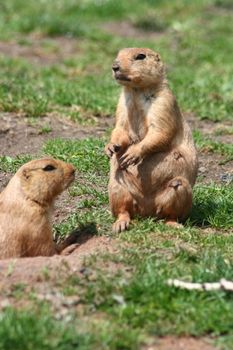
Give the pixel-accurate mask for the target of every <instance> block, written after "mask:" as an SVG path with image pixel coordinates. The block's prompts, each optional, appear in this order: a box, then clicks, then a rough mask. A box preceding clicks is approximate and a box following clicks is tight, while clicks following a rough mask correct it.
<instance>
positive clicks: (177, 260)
mask: <svg viewBox="0 0 233 350" xmlns="http://www.w3.org/2000/svg"><path fill="white" fill-rule="evenodd" d="M231 8H232V5H231V2H230V1H228V0H197V1H187V0H177V1H173V2H171V1H168V0H163V1H162V0H159V1H153V0H146V1H143V2H142V1H139V0H132V1H130V2H126V1H123V0H120V1H117V2H116V1H114V0H106V1H102V2H99V1H93V0H81V1H78V2H77V1H75V0H69V1H65V0H57V1H56V2H54V1H52V0H48V1H46V2H45V1H43V0H38V1H37V2H35V1H33V0H29V1H27V2H25V1H22V0H8V1H7V2H1V3H0V39H1V40H5V41H6V42H8V41H14V42H16V43H17V45H20V46H22V47H24V48H27V49H29V50H30V48H32V47H33V44H36V45H37V49H38V50H39V52H40V53H42V54H43V57H45V58H46V55H47V56H49V55H50V54H55V56H56V57H57V58H58V59H57V60H56V61H55V62H54V63H49V64H45V63H46V62H44V61H41V62H40V60H39V62H38V63H35V62H34V61H32V60H31V58H30V55H29V56H27V55H25V57H12V56H11V55H10V54H7V55H6V54H4V52H3V50H2V52H1V54H0V64H1V70H0V111H1V112H14V113H17V114H18V115H19V116H26V117H27V118H29V119H28V120H30V118H33V120H35V119H36V118H43V116H45V115H47V114H49V113H50V112H52V113H55V114H57V115H59V116H63V117H65V118H71V119H73V120H74V121H77V122H78V123H80V124H82V125H83V126H85V125H90V124H94V123H96V124H98V123H99V121H101V118H102V117H103V116H113V114H114V111H115V108H116V103H117V99H118V95H119V93H120V88H119V86H118V85H117V84H116V83H115V82H114V81H113V79H112V77H111V64H112V61H113V59H114V58H115V55H116V53H117V51H118V50H119V49H120V48H122V47H131V46H138V47H141V46H143V47H150V48H152V49H154V50H156V51H159V52H160V53H161V56H162V58H163V59H164V61H165V63H166V65H167V71H168V78H169V82H170V85H171V88H172V89H173V91H174V93H175V95H176V97H177V99H178V102H179V105H180V107H181V109H182V110H183V111H185V112H192V113H195V115H196V116H197V118H199V119H205V118H206V119H210V120H212V121H216V122H218V121H221V123H223V124H224V121H228V125H230V124H229V121H231V120H232V115H233V113H232V112H233V100H232V75H233V65H232V58H231V57H232V44H231V41H232V34H233V33H232V25H231V24H232V16H233V14H232V11H231ZM111 21H128V22H130V23H131V25H132V26H134V27H135V28H136V30H141V31H142V32H141V33H142V35H143V32H145V36H144V37H141V36H139V35H138V34H137V32H136V36H135V37H134V38H128V37H126V36H125V37H121V36H120V35H118V34H117V33H116V35H113V34H110V33H108V32H106V31H105V29H104V27H103V25H104V24H105V23H107V22H108V23H109V22H111ZM153 31H154V32H156V35H155V36H154V37H150V36H149V35H148V33H150V32H153ZM60 36H63V40H67V41H69V39H71V40H72V41H71V42H70V43H69V44H71V45H73V51H72V50H71V53H67V55H65V57H64V59H59V53H61V52H63V49H64V48H63V47H62V42H60V41H59V40H60V39H58V37H60ZM33 55H35V53H33V51H32V56H33ZM16 56H17V55H16ZM108 131H109V130H107V127H106V135H105V136H104V137H103V138H98V137H97V136H96V137H91V138H88V139H85V140H77V141H71V140H62V139H53V140H52V139H51V140H49V141H48V142H46V143H45V144H44V146H43V149H42V150H38V157H40V156H42V155H44V154H48V155H51V156H53V157H56V158H59V159H62V160H65V161H68V162H71V163H73V164H74V166H75V167H76V168H77V176H76V181H75V183H74V184H73V185H72V187H71V188H70V189H69V196H70V199H71V200H75V201H76V208H75V209H74V211H73V212H72V213H71V214H70V216H69V217H68V218H67V219H66V220H64V221H63V222H61V223H59V224H56V225H55V226H54V234H55V236H56V238H59V237H65V236H66V235H67V234H68V233H69V232H70V231H72V230H74V229H79V230H80V231H82V230H86V231H88V230H89V231H88V232H90V233H91V234H94V235H104V236H107V237H110V238H114V241H117V244H119V245H120V246H119V248H118V250H117V253H114V254H109V253H106V254H100V253H99V254H98V255H97V256H95V257H91V258H87V259H86V260H85V262H84V272H83V273H79V272H77V273H73V275H72V276H69V277H68V278H67V280H66V281H61V282H60V283H57V285H56V288H57V289H59V291H60V292H61V293H63V294H64V295H65V296H67V297H68V296H72V295H75V296H76V295H78V296H79V297H80V300H81V301H80V304H81V306H82V307H81V308H80V309H79V308H77V309H76V308H73V309H72V308H70V309H68V310H67V314H66V316H67V317H66V316H61V317H60V318H59V320H58V319H57V318H56V317H57V313H56V312H55V311H54V310H53V308H52V307H51V308H48V307H47V306H46V307H45V306H44V305H38V303H37V302H35V303H34V304H33V307H32V309H25V307H22V308H20V309H19V310H16V309H15V308H7V309H5V310H3V311H1V313H0V349H4V350H5V349H9V350H11V349H16V350H17V349H19V350H20V349H22V350H23V349H25V350H26V349H28V350H31V349H35V350H37V349H38V350H41V349H55V348H56V349H58V350H63V349H67V350H69V349H80V350H86V349H88V350H89V349H97V350H131V349H132V350H137V349H142V344H144V343H148V342H149V341H150V340H151V339H152V340H153V339H157V337H159V336H165V335H174V336H179V335H183V336H187V337H188V336H195V337H202V336H203V337H210V338H212V339H213V340H214V342H217V343H218V344H219V346H220V349H224V350H231V349H233V345H232V339H233V332H232V326H233V317H232V306H233V305H232V295H231V294H230V293H227V292H224V291H218V292H211V293H207V292H196V291H193V292H189V291H184V290H178V289H176V288H174V287H168V285H167V280H168V279H169V278H180V279H182V280H185V281H194V282H206V281H218V280H219V279H220V278H226V279H233V275H232V271H233V248H232V247H233V244H232V243H233V231H232V227H233V219H232V212H233V204H232V203H233V186H232V184H229V185H217V184H214V183H211V182H210V183H209V184H208V185H203V184H201V183H200V184H198V185H196V186H195V188H194V200H193V209H192V213H191V215H190V217H189V219H188V220H187V221H186V223H185V225H184V228H182V229H172V228H170V227H167V226H166V225H164V223H163V222H161V221H160V222H156V221H155V220H154V219H153V218H147V219H141V218H135V219H134V220H133V222H132V224H131V226H130V230H129V231H127V232H124V233H121V234H120V235H118V236H117V237H116V236H115V235H113V233H112V231H111V224H112V222H113V220H114V219H113V218H112V216H111V214H110V211H109V207H108V194H107V183H108V173H109V162H108V159H107V158H106V156H105V155H104V152H103V149H104V145H105V143H106V141H107V137H108V136H107V133H108ZM49 132H50V128H49V127H47V126H46V125H45V127H44V128H42V129H41V133H49ZM231 133H232V130H231V127H229V128H228V129H227V130H225V131H223V132H222V131H220V134H222V135H224V134H228V135H230V134H231ZM93 136H94V135H93ZM194 138H195V142H196V144H197V147H198V149H199V152H209V153H213V155H214V154H215V153H216V154H221V155H222V157H223V160H222V161H221V163H222V164H223V163H226V162H230V161H231V160H232V157H233V148H232V145H231V144H230V143H228V144H227V143H224V142H217V141H216V140H215V139H214V135H212V136H211V138H206V137H205V135H202V134H201V133H200V132H199V131H194ZM19 153H20V150H19ZM30 159H31V155H30V154H29V155H24V156H22V155H19V156H18V157H9V156H0V170H1V171H2V172H11V173H14V172H15V171H16V170H17V169H18V168H19V167H20V166H21V165H22V164H24V163H25V162H26V161H28V160H30ZM34 292H35V291H34ZM25 294H26V293H25V290H24V285H20V284H19V285H18V286H15V287H14V288H13V289H12V290H11V297H12V298H13V299H16V300H19V299H20V298H22V297H24V295H25ZM4 297H5V294H4ZM27 330H28V331H27Z"/></svg>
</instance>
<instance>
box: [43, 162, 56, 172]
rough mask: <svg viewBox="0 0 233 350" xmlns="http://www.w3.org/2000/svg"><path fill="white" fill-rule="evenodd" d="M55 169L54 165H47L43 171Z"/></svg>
mask: <svg viewBox="0 0 233 350" xmlns="http://www.w3.org/2000/svg"><path fill="white" fill-rule="evenodd" d="M55 169H56V168H55V166H53V165H52V164H48V165H46V167H44V168H43V171H53V170H55Z"/></svg>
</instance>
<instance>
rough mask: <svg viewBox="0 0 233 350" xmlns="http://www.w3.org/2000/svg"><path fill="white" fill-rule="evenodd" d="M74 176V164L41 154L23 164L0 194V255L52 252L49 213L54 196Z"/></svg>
mask: <svg viewBox="0 0 233 350" xmlns="http://www.w3.org/2000/svg"><path fill="white" fill-rule="evenodd" d="M74 177H75V169H74V167H73V165H71V164H68V163H65V162H62V161H60V160H55V159H53V158H44V159H39V160H32V161H31V162H28V163H26V164H24V165H23V166H22V167H21V168H20V169H19V170H18V171H17V172H16V174H15V175H14V176H13V177H12V179H11V180H10V182H9V184H8V185H7V187H6V188H5V189H4V190H3V192H2V193H1V194H0V259H6V258H12V257H29V256H30V257H33V256H39V255H42V256H51V255H53V254H56V253H59V252H60V251H61V250H62V249H63V248H65V245H64V244H63V245H62V244H61V245H59V246H58V245H55V243H54V242H53V236H52V224H51V214H52V209H53V202H54V200H55V198H56V197H57V196H58V195H59V194H60V193H61V192H62V191H63V190H65V189H66V188H67V187H68V186H69V185H70V184H71V182H72V181H73V180H74Z"/></svg>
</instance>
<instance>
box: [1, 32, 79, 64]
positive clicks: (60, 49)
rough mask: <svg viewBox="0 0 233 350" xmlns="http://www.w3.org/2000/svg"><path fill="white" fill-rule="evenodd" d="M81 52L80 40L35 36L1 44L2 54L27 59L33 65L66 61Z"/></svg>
mask: <svg viewBox="0 0 233 350" xmlns="http://www.w3.org/2000/svg"><path fill="white" fill-rule="evenodd" d="M79 52H80V45H79V42H78V40H76V39H74V38H66V37H57V38H53V39H52V38H41V37H36V36H35V35H34V36H29V37H27V39H26V40H24V38H19V39H18V41H16V40H12V41H9V42H5V41H2V42H0V53H1V55H4V56H9V57H11V58H25V59H26V60H28V61H30V62H31V63H33V64H38V65H50V64H55V63H59V62H62V61H64V60H65V59H68V58H70V57H72V56H74V55H77V54H78V53H79Z"/></svg>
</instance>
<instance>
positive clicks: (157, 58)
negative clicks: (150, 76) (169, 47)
mask: <svg viewBox="0 0 233 350" xmlns="http://www.w3.org/2000/svg"><path fill="white" fill-rule="evenodd" d="M155 61H156V62H159V61H161V57H160V55H159V54H158V53H157V54H156V55H155Z"/></svg>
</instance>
